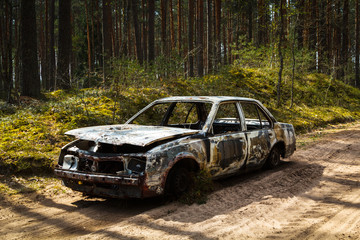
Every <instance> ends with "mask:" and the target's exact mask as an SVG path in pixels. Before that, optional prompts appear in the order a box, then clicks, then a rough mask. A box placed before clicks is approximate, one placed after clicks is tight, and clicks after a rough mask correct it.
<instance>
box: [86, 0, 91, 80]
mask: <svg viewBox="0 0 360 240" xmlns="http://www.w3.org/2000/svg"><path fill="white" fill-rule="evenodd" d="M88 10H89V8H88V4H87V0H85V14H86V39H87V56H88V72H89V73H90V72H91V71H92V67H91V41H90V26H89V12H88Z"/></svg>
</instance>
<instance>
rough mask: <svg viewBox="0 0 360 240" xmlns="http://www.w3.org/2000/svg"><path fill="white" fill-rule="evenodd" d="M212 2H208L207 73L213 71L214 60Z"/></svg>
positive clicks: (210, 0)
mask: <svg viewBox="0 0 360 240" xmlns="http://www.w3.org/2000/svg"><path fill="white" fill-rule="evenodd" d="M212 18H213V16H212V0H207V41H206V42H207V47H206V49H207V54H206V56H207V57H206V60H207V73H210V72H211V71H212V66H213V65H212V58H213V51H212V49H213V31H212V30H213V21H212Z"/></svg>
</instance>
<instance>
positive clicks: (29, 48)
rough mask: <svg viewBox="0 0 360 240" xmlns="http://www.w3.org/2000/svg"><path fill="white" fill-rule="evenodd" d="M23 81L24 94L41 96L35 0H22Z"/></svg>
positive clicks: (35, 96)
mask: <svg viewBox="0 0 360 240" xmlns="http://www.w3.org/2000/svg"><path fill="white" fill-rule="evenodd" d="M21 65H22V67H21V83H22V90H21V94H22V95H23V96H29V97H34V98H38V97H39V96H40V78H39V67H38V60H37V37H36V12H35V0H21Z"/></svg>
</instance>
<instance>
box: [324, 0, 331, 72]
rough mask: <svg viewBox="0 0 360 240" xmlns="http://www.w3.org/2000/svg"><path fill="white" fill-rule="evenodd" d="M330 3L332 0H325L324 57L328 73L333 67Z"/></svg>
mask: <svg viewBox="0 0 360 240" xmlns="http://www.w3.org/2000/svg"><path fill="white" fill-rule="evenodd" d="M332 4H333V0H327V4H326V20H325V21H326V49H325V51H326V58H327V67H328V73H330V74H331V70H330V69H332V68H333V61H332V59H333V51H332V44H333V26H332V21H333V14H332V11H333V10H332Z"/></svg>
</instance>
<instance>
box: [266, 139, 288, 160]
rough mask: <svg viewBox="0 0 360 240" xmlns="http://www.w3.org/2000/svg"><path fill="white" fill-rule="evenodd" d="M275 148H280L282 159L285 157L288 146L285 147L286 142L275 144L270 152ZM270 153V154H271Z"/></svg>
mask: <svg viewBox="0 0 360 240" xmlns="http://www.w3.org/2000/svg"><path fill="white" fill-rule="evenodd" d="M275 148H278V149H279V150H280V155H281V157H285V153H286V146H285V143H284V141H279V142H277V143H275V144H274V146H273V147H272V148H271V150H270V152H271V151H272V150H273V149H275ZM270 152H269V154H270Z"/></svg>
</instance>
